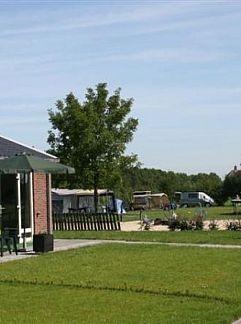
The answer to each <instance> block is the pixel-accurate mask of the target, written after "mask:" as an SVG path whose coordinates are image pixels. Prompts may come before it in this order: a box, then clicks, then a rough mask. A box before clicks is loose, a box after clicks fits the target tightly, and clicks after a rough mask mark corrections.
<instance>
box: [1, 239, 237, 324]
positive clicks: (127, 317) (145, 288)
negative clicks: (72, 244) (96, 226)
mask: <svg viewBox="0 0 241 324" xmlns="http://www.w3.org/2000/svg"><path fill="white" fill-rule="evenodd" d="M240 259H241V250H231V249H225V250H224V249H205V248H191V247H190V248H186V247H185V248H184V247H182V248H179V247H167V246H156V245H155V246H150V245H120V244H106V245H99V246H95V247H89V248H82V249H76V250H70V251H65V252H58V253H49V254H46V255H41V256H39V257H37V258H31V259H25V260H20V261H15V262H10V263H5V264H1V265H0V267H1V272H0V273H1V277H0V291H1V307H0V321H1V323H24V322H29V323H43V322H46V323H138V324H139V323H218V324H219V323H231V322H232V321H233V320H235V319H237V318H239V317H241V276H240V273H241V263H240Z"/></svg>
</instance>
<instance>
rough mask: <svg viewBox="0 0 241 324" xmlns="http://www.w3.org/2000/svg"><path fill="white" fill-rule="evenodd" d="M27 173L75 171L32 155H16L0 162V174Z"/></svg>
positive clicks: (70, 172)
mask: <svg viewBox="0 0 241 324" xmlns="http://www.w3.org/2000/svg"><path fill="white" fill-rule="evenodd" d="M29 172H44V173H52V174H72V173H75V169H74V168H72V167H69V166H67V165H64V164H61V163H57V162H52V161H50V160H44V159H41V158H38V157H36V156H33V155H16V156H14V157H10V158H7V159H3V160H0V173H5V174H16V173H29Z"/></svg>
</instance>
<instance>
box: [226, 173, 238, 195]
mask: <svg viewBox="0 0 241 324" xmlns="http://www.w3.org/2000/svg"><path fill="white" fill-rule="evenodd" d="M236 195H239V196H240V195H241V172H237V173H234V174H231V175H227V176H226V177H225V179H224V181H223V200H227V199H228V198H235V197H236Z"/></svg>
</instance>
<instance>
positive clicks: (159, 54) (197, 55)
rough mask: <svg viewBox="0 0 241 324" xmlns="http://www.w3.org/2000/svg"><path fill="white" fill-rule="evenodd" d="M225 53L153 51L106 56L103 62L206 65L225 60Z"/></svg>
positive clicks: (178, 49) (175, 49) (185, 50)
mask: <svg viewBox="0 0 241 324" xmlns="http://www.w3.org/2000/svg"><path fill="white" fill-rule="evenodd" d="M226 55H227V54H225V53H222V52H220V51H219V52H218V51H217V52H215V51H208V52H207V51H202V50H193V49H181V48H173V49H153V50H144V51H139V52H135V53H126V54H120V55H119V54H116V55H112V56H109V57H108V56H107V57H105V58H103V59H101V60H105V61H108V60H110V61H144V62H170V63H207V62H212V61H219V60H222V59H224V58H226Z"/></svg>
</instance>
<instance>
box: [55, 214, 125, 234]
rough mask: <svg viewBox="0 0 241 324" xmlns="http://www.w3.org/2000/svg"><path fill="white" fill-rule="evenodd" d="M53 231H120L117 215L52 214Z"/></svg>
mask: <svg viewBox="0 0 241 324" xmlns="http://www.w3.org/2000/svg"><path fill="white" fill-rule="evenodd" d="M53 229H54V230H55V231H120V230H121V226H120V220H119V215H118V214H106V213H103V214H86V213H78V212H75V213H67V214H63V213H54V214H53Z"/></svg>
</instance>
